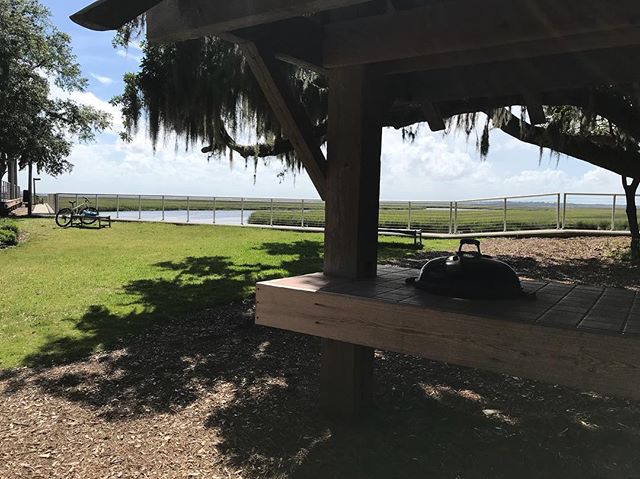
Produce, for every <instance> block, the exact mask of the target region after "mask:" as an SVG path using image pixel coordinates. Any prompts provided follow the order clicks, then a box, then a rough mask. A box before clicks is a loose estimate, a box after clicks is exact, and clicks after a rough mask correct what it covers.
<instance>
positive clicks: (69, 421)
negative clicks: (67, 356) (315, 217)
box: [0, 238, 640, 478]
mask: <svg viewBox="0 0 640 479" xmlns="http://www.w3.org/2000/svg"><path fill="white" fill-rule="evenodd" d="M626 241H627V240H624V239H607V238H578V239H568V240H567V239H562V240H547V239H521V240H510V239H495V240H487V241H485V242H484V243H483V249H484V251H485V252H486V253H487V254H493V255H498V256H499V257H501V258H504V259H507V260H509V261H511V262H512V263H513V264H514V265H515V266H516V269H518V270H519V271H521V272H522V273H524V275H526V276H528V277H533V278H542V279H554V280H563V281H577V282H585V283H596V284H607V285H614V286H620V287H628V288H638V280H637V278H638V267H637V266H630V265H628V264H625V265H620V264H619V263H617V262H616V261H615V260H613V259H612V253H611V252H612V251H613V250H616V249H621V248H623V247H624V246H626ZM253 311H254V304H253V302H252V301H245V302H242V303H237V304H232V305H229V306H228V307H226V308H222V309H219V310H215V311H204V312H202V313H201V314H200V315H198V316H196V317H189V318H182V319H178V320H176V321H175V322H173V323H172V324H168V325H167V324H165V325H158V326H157V327H154V328H151V329H149V330H148V331H147V332H146V333H145V334H144V335H142V336H138V337H136V338H135V339H133V340H128V341H127V342H126V344H122V347H121V348H119V349H117V350H115V351H111V352H108V353H100V354H96V355H94V356H92V357H90V358H88V359H87V360H84V361H81V362H76V363H73V364H67V365H59V366H52V367H42V368H40V369H26V368H24V369H17V370H6V371H2V372H0V398H1V399H0V477H6V478H16V477H29V478H32V477H43V478H57V477H64V478H94V477H95V478H111V477H154V478H155V477H167V478H174V477H201V478H218V477H219V478H259V477H282V478H306V477H309V478H315V477H322V478H327V477H336V478H342V477H344V478H359V477H362V478H369V477H380V478H389V477H398V478H400V477H402V478H413V477H420V478H422V477H436V478H502V477H505V478H512V477H531V478H534V477H535V478H537V477H539V478H549V477H554V478H555V477H558V478H572V477H576V478H578V477H580V478H587V477H589V478H590V477H593V478H637V477H640V454H638V451H639V450H640V403H639V402H631V401H625V400H620V399H613V398H609V397H603V396H600V395H597V394H593V393H585V392H578V391H575V390H571V389H568V388H563V387H559V386H554V385H548V384H542V383H537V382H533V381H528V380H524V379H520V378H515V377H507V376H502V375H497V374H492V373H486V372H482V371H478V370H474V369H469V368H459V367H453V366H449V365H446V364H442V363H436V362H431V361H427V360H423V359H417V358H413V357H409V356H403V355H398V354H391V353H382V352H379V353H377V360H376V371H375V374H376V385H375V408H374V410H373V411H372V412H371V414H370V415H369V416H368V417H367V418H366V419H365V420H363V421H362V422H361V423H359V424H336V423H332V422H330V421H327V420H325V419H324V418H322V417H321V416H320V415H319V413H318V382H319V381H318V371H319V341H318V340H317V339H314V338H310V337H305V336H301V335H296V334H291V333H287V332H281V331H275V330H270V329H267V328H261V327H256V326H254V325H253Z"/></svg>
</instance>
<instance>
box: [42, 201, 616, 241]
mask: <svg viewBox="0 0 640 479" xmlns="http://www.w3.org/2000/svg"><path fill="white" fill-rule="evenodd" d="M83 196H86V197H87V198H89V199H90V200H91V201H92V203H93V204H94V206H96V207H97V208H99V209H100V210H101V211H102V212H103V213H105V214H110V215H111V216H112V217H114V218H116V219H128V220H141V221H165V222H172V223H209V224H222V225H254V226H255V225H260V226H271V227H292V228H323V227H324V202H322V201H320V200H310V199H281V198H244V197H219V196H175V195H108V194H106V195H105V194H97V195H96V194H80V193H78V194H76V193H57V194H52V195H48V198H49V199H48V201H49V204H50V205H51V206H52V207H53V208H54V210H58V209H59V208H62V207H65V206H67V205H68V202H69V201H71V200H73V201H78V200H80V201H82V198H83ZM625 208H626V201H625V196H624V195H623V194H619V193H615V194H614V193H610V194H593V193H564V194H563V193H549V194H541V195H523V196H504V197H496V198H483V199H473V200H460V201H381V202H380V214H379V225H380V227H381V228H396V229H421V230H422V231H423V232H425V233H434V234H443V235H446V234H454V235H456V234H480V233H494V232H495V233H500V232H502V233H505V232H506V233H509V232H522V231H541V230H562V229H579V230H587V231H602V230H609V231H626V230H628V227H629V225H628V222H627V217H626V214H625V211H624V210H625Z"/></svg>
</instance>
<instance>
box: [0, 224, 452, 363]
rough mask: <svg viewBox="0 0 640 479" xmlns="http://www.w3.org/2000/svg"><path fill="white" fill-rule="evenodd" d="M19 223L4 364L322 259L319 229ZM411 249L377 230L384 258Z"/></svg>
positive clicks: (133, 325)
mask: <svg viewBox="0 0 640 479" xmlns="http://www.w3.org/2000/svg"><path fill="white" fill-rule="evenodd" d="M18 225H19V227H20V228H21V230H22V231H24V232H25V233H26V236H27V239H26V241H25V242H23V243H22V244H20V245H19V246H17V247H13V248H8V249H5V250H2V251H0V265H1V267H0V271H1V274H0V292H1V294H2V300H1V301H0V367H2V368H6V367H13V366H19V365H23V364H41V363H44V362H50V361H61V360H68V359H73V358H77V357H81V356H83V355H86V354H88V353H90V352H92V351H95V350H99V349H102V348H109V347H112V346H114V345H116V344H119V343H118V342H119V341H121V340H122V339H123V338H126V337H127V336H129V335H131V334H135V333H138V332H140V331H142V330H144V328H145V327H147V326H148V325H149V324H152V323H157V322H162V321H172V320H177V319H179V320H185V319H186V320H188V319H189V317H190V316H192V315H193V314H195V313H199V312H202V311H206V310H208V309H211V308H215V307H218V306H220V305H222V304H227V303H229V302H231V301H235V300H239V299H242V298H246V297H249V296H251V295H252V294H253V292H254V289H255V283H256V281H260V280H263V279H268V278H274V277H282V276H289V275H297V274H304V273H309V272H314V271H319V270H321V269H322V250H323V244H322V235H320V234H316V233H299V232H284V231H274V230H267V229H261V228H240V227H224V226H215V227H214V226H204V225H200V226H198V225H184V226H177V225H166V224H158V223H154V224H150V223H115V224H114V226H113V228H111V229H102V230H94V229H77V228H73V229H60V228H57V227H56V226H55V223H54V222H53V220H51V219H46V220H45V219H41V220H23V221H19V222H18ZM426 247H427V248H431V249H434V250H444V249H447V250H450V249H452V248H453V247H454V243H453V242H451V241H441V240H440V241H427V242H426ZM413 251H414V250H413V248H412V240H411V239H405V238H394V237H389V238H381V248H380V258H381V260H384V259H386V258H389V257H398V256H404V255H408V254H411V253H412V252H413Z"/></svg>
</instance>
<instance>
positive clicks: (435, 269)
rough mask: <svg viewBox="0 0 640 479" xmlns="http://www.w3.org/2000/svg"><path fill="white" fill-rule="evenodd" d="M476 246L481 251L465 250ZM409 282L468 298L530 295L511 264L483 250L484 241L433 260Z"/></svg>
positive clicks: (472, 241) (472, 242)
mask: <svg viewBox="0 0 640 479" xmlns="http://www.w3.org/2000/svg"><path fill="white" fill-rule="evenodd" d="M465 245H473V246H475V247H476V248H477V251H463V247H464V246H465ZM407 283H410V284H414V285H415V286H416V287H417V288H420V289H423V290H425V291H428V292H430V293H434V294H440V295H445V296H452V297H456V298H466V299H509V298H518V297H525V296H530V295H529V294H527V293H525V292H524V291H523V290H522V285H521V284H520V279H519V278H518V275H517V274H516V272H515V271H514V270H513V269H512V268H511V266H509V265H508V264H506V263H504V262H502V261H498V260H497V259H494V258H492V257H490V256H487V255H484V254H482V252H481V251H480V241H478V240H476V239H463V240H461V241H460V248H459V250H458V252H457V253H456V254H454V255H452V256H443V257H440V258H436V259H432V260H431V261H429V262H428V263H426V264H425V265H424V266H423V267H422V269H421V270H420V275H419V276H418V277H417V278H409V279H408V280H407Z"/></svg>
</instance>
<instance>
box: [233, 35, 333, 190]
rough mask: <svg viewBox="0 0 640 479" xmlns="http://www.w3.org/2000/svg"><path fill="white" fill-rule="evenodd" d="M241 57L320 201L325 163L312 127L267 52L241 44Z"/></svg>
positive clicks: (324, 177)
mask: <svg viewBox="0 0 640 479" xmlns="http://www.w3.org/2000/svg"><path fill="white" fill-rule="evenodd" d="M242 53H243V54H244V56H245V58H246V60H247V63H248V64H249V66H250V68H251V70H252V71H253V74H254V75H255V77H256V80H257V81H258V83H259V84H260V87H261V88H262V91H263V92H264V94H265V97H266V98H267V101H268V102H269V105H271V108H273V111H274V113H275V115H276V118H277V119H278V121H279V122H280V126H281V127H282V129H283V130H284V132H285V134H286V135H287V138H288V139H289V141H290V142H291V144H292V145H293V147H294V149H295V152H296V155H297V157H298V158H299V159H300V161H301V162H302V164H303V165H304V167H305V169H306V171H307V173H308V174H309V177H310V178H311V181H312V182H313V184H314V186H315V187H316V190H317V191H318V194H319V195H320V197H321V198H322V199H324V198H325V191H326V167H327V166H326V159H325V157H324V154H323V153H322V150H321V149H320V144H319V142H318V139H317V138H316V137H315V136H314V133H313V126H312V124H311V122H310V121H309V117H308V116H307V114H306V112H305V111H304V108H303V106H302V105H301V104H300V103H299V102H298V101H296V99H295V98H294V97H293V94H292V92H291V89H290V87H289V85H288V84H287V82H286V79H285V78H284V75H283V74H282V72H281V70H280V65H278V61H277V60H276V59H275V57H274V56H273V54H272V53H271V52H268V51H266V50H264V49H261V48H259V47H258V46H257V45H256V44H255V43H252V42H246V43H243V44H242Z"/></svg>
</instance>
